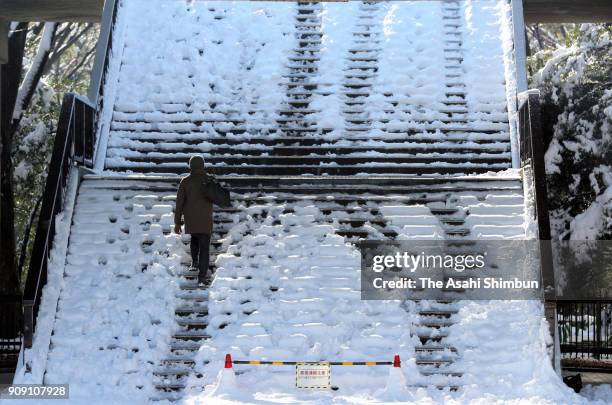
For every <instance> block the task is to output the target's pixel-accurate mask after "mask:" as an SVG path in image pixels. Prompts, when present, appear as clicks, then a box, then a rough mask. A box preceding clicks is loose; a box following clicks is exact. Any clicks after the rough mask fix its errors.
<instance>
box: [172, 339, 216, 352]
mask: <svg viewBox="0 0 612 405" xmlns="http://www.w3.org/2000/svg"><path fill="white" fill-rule="evenodd" d="M206 339H210V336H207V337H206V338H203V339H202V342H203V341H205V340H206ZM200 347H202V343H200V342H198V341H195V342H194V341H191V340H175V341H173V342H171V343H170V349H171V350H172V351H177V352H190V351H198V350H199V349H200Z"/></svg>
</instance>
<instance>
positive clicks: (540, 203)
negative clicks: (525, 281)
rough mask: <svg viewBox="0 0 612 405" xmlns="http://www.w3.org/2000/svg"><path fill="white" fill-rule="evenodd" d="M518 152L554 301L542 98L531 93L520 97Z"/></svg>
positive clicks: (549, 293)
mask: <svg viewBox="0 0 612 405" xmlns="http://www.w3.org/2000/svg"><path fill="white" fill-rule="evenodd" d="M518 116H519V120H518V122H519V128H518V129H519V149H520V159H521V167H522V168H523V170H524V175H523V180H524V182H525V183H527V184H525V187H527V188H528V189H529V190H531V193H532V194H533V203H534V206H533V207H531V208H532V212H531V213H532V215H533V218H532V219H533V220H534V221H536V222H537V225H538V235H537V238H538V239H539V240H540V241H542V242H541V244H540V245H541V273H542V286H543V288H544V293H545V298H546V299H547V300H549V301H554V300H555V293H554V285H555V284H554V269H553V264H552V249H551V245H550V239H551V235H550V220H549V217H548V196H547V190H546V170H545V167H544V142H543V140H542V127H541V123H540V120H541V116H540V94H539V92H538V91H537V90H530V91H526V92H524V93H521V94H520V95H519V109H518Z"/></svg>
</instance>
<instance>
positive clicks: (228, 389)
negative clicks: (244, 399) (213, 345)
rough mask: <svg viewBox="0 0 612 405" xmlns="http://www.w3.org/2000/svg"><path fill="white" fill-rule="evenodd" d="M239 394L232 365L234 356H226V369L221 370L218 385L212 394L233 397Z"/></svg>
mask: <svg viewBox="0 0 612 405" xmlns="http://www.w3.org/2000/svg"><path fill="white" fill-rule="evenodd" d="M236 392H238V384H237V383H236V374H235V373H234V367H233V363H232V355H231V354H229V353H227V354H226V355H225V367H223V368H222V369H221V370H219V374H217V383H216V384H215V387H214V388H213V389H212V391H211V392H210V395H211V396H220V395H231V394H232V393H236Z"/></svg>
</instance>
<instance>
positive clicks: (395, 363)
mask: <svg viewBox="0 0 612 405" xmlns="http://www.w3.org/2000/svg"><path fill="white" fill-rule="evenodd" d="M228 356H229V354H228ZM226 361H227V360H226ZM401 366H402V361H401V360H400V356H399V354H396V355H395V357H393V367H401Z"/></svg>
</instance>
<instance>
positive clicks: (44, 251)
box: [16, 0, 554, 401]
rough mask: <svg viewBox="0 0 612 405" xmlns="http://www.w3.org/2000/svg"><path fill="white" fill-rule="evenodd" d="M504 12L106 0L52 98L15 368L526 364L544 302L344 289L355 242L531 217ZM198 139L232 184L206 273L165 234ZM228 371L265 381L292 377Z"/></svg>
mask: <svg viewBox="0 0 612 405" xmlns="http://www.w3.org/2000/svg"><path fill="white" fill-rule="evenodd" d="M512 17H513V5H512V4H510V3H508V2H506V1H503V0H502V1H493V0H491V1H488V0H482V1H476V0H475V1H382V2H375V1H350V2H258V1H250V2H245V1H235V2H230V1H195V2H191V1H187V2H183V1H180V2H174V1H172V2H169V1H162V0H158V1H144V0H122V1H107V2H106V5H105V11H104V21H103V27H102V35H101V39H100V45H99V49H98V53H97V61H96V72H95V74H94V79H93V80H92V87H91V89H90V93H89V95H88V97H81V96H75V95H67V96H66V98H65V102H64V106H63V109H62V116H61V117H60V122H59V126H58V135H57V140H56V147H55V151H54V156H53V159H54V160H53V161H52V169H51V171H50V174H49V179H48V183H47V191H46V195H45V203H44V205H43V211H42V214H41V219H42V221H41V224H40V225H39V228H38V232H37V239H36V246H35V253H34V256H33V260H32V266H31V268H30V273H29V279H28V282H27V286H26V292H25V296H24V305H25V325H26V337H25V344H24V346H25V347H26V349H25V350H24V351H22V353H21V364H22V366H21V367H20V370H18V373H17V376H16V381H29V382H34V381H36V382H44V383H66V382H68V383H70V384H71V390H72V389H73V387H74V391H75V392H74V394H75V395H76V396H77V397H79V396H85V395H86V393H87V392H91V390H94V392H96V395H100V396H101V397H104V398H108V399H114V400H119V401H120V400H122V399H125V398H128V397H130V398H133V397H135V398H139V399H142V400H149V399H150V400H162V399H169V400H181V399H184V398H187V397H189V396H190V395H198V393H200V392H202V390H203V389H204V387H206V386H207V385H210V384H213V383H214V382H215V376H216V371H217V370H218V368H219V367H220V364H222V362H223V359H224V355H225V353H232V355H233V357H234V358H257V359H261V360H278V361H302V360H305V361H343V360H350V361H369V360H372V359H373V360H375V361H378V360H385V359H387V358H389V357H390V356H392V355H393V354H395V353H397V354H400V355H401V358H402V359H403V361H404V363H403V364H404V369H405V371H404V373H405V374H406V375H407V383H406V385H407V389H408V390H411V389H413V390H417V389H419V388H425V389H432V390H433V391H436V392H437V391H438V390H442V391H441V392H443V393H445V394H444V395H448V396H453V395H462V392H466V390H468V388H466V387H470V386H473V385H474V384H478V385H479V386H480V387H482V388H481V389H482V392H483V393H484V394H486V393H494V392H495V390H496V389H497V388H496V386H497V384H498V382H499V381H502V380H508V381H510V383H509V384H512V385H513V386H519V387H520V386H522V385H523V384H526V383H527V382H528V381H531V380H535V381H538V379H540V381H542V384H544V381H548V380H547V379H548V378H552V377H549V375H550V373H552V370H553V369H552V367H550V366H549V365H548V364H549V362H550V361H549V360H548V354H549V353H551V352H552V345H551V343H550V340H548V339H547V338H546V337H547V335H548V333H549V332H548V329H547V326H546V324H545V323H543V322H542V319H543V318H544V316H545V311H544V308H545V306H544V305H543V303H541V302H532V301H525V302H508V301H499V302H494V301H493V302H489V301H486V302H485V301H483V302H477V301H464V300H457V301H406V302H401V301H384V302H368V301H363V300H361V299H360V290H359V280H360V278H359V277H360V276H359V266H360V264H359V254H358V251H357V249H356V247H355V243H356V242H358V241H360V240H364V239H377V240H420V239H428V240H431V239H440V240H453V241H458V242H465V245H466V246H469V241H472V240H517V239H545V238H546V237H547V235H548V233H547V232H548V230H547V227H548V224H547V220H544V219H543V218H544V216H543V215H542V212H543V211H542V210H543V209H545V206H543V204H542V198H543V194H542V193H545V188H544V189H543V188H542V184H540V183H538V182H536V181H535V179H536V178H537V176H535V175H534V173H536V174H537V173H538V171H539V170H540V171H541V170H542V167H541V166H540V165H539V164H538V162H539V161H538V158H541V153H542V150H541V144H540V142H541V139H539V138H538V136H537V129H538V128H537V122H536V121H534V120H531V119H530V117H533V115H531V116H530V112H531V113H532V114H533V113H534V111H536V108H537V103H536V101H537V97H536V96H535V95H534V94H525V93H523V94H519V93H520V91H521V90H524V89H522V88H519V86H518V85H517V83H520V82H521V81H522V82H523V83H524V78H521V77H520V76H521V72H524V66H522V63H523V62H522V59H520V58H519V59H518V60H519V62H518V63H517V58H516V55H517V44H516V43H515V41H514V28H513V20H512ZM519 48H520V46H519ZM519 51H520V49H519ZM519 53H520V52H519ZM517 72H518V73H517ZM196 153H197V154H201V155H202V156H203V157H204V159H205V161H206V164H207V169H208V170H209V171H210V172H211V173H213V174H215V175H216V176H217V177H218V179H219V180H220V181H222V182H223V183H225V184H226V185H227V186H228V187H229V188H230V190H231V191H232V198H233V206H232V207H231V208H227V209H220V210H218V211H217V212H216V214H215V229H214V231H213V235H212V238H211V240H212V245H213V246H212V252H213V255H212V260H211V268H212V269H213V270H214V278H213V280H212V282H211V283H210V285H208V286H206V287H202V286H198V285H197V284H196V283H195V276H196V275H195V274H194V273H192V272H191V271H190V270H189V268H188V264H189V262H188V259H187V258H188V254H187V246H188V238H187V237H185V236H183V237H181V236H178V235H175V234H172V233H171V229H172V224H173V209H174V196H175V192H176V186H177V183H178V180H179V179H180V176H181V175H183V174H185V173H186V172H187V160H188V158H189V156H191V155H192V154H196ZM546 215H547V214H546ZM45 221H46V222H45ZM544 276H546V274H544ZM553 314H554V312H553ZM492 362H494V363H495V367H494V368H491V367H490V364H491V363H492ZM100 370H104V375H101V374H100ZM517 370H522V371H520V372H519V371H517ZM239 371H240V373H241V374H240V375H239V376H238V379H239V381H240V380H242V381H243V382H244V384H247V385H248V386H253V387H260V388H261V389H262V390H274V389H277V388H278V387H282V386H283V383H287V381H285V380H284V379H286V377H283V375H285V374H286V373H287V372H286V371H285V374H283V372H282V371H278V372H277V371H273V370H268V369H265V370H262V369H252V368H250V369H249V368H246V367H245V368H244V369H240V370H239ZM289 373H291V370H289ZM553 374H554V373H553ZM383 377H384V376H383ZM337 378H338V379H339V381H341V385H342V389H343V390H345V392H348V393H360V392H366V393H369V394H368V395H370V394H371V393H373V392H375V391H376V389H377V387H378V388H380V387H381V386H384V378H383V379H382V380H381V378H382V377H381V375H380V371H375V370H374V369H371V368H367V367H365V368H363V369H357V368H351V370H349V371H344V370H343V371H342V372H338V377H337ZM264 380H265V381H266V382H264ZM351 381H353V382H352V383H351ZM258 384H261V385H260V386H259V385H258ZM275 384H277V385H275ZM287 384H289V385H291V384H290V383H287ZM275 387H276V388H275ZM278 389H279V390H280V388H278ZM288 389H289V388H288ZM372 395H373V394H372Z"/></svg>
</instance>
